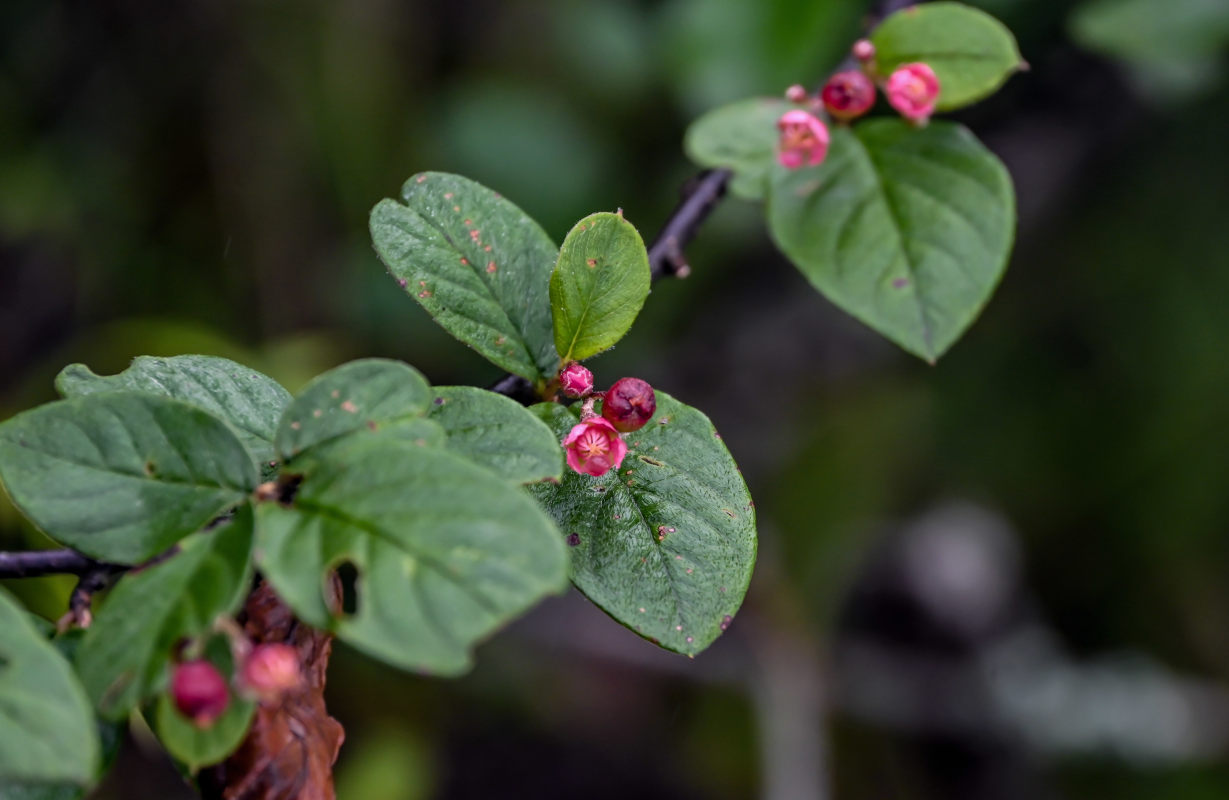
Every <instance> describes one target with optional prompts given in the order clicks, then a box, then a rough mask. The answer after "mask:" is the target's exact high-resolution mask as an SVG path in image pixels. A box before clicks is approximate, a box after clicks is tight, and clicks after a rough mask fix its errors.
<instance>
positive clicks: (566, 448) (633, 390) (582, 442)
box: [560, 364, 657, 478]
mask: <svg viewBox="0 0 1229 800" xmlns="http://www.w3.org/2000/svg"><path fill="white" fill-rule="evenodd" d="M573 368H579V369H580V370H582V371H583V372H584V376H582V377H583V378H584V380H582V381H580V385H581V386H587V388H586V390H585V391H584V392H583V393H577V394H573V393H572V392H570V391H569V390H568V389H567V388H566V387H567V382H566V381H565V380H564V373H566V372H568V371H569V370H572V369H573ZM560 385H561V386H563V387H564V393H565V394H568V395H569V396H572V397H576V396H584V397H586V398H587V399H586V400H585V401H584V405H583V406H582V408H581V412H580V422H578V423H577V424H576V425H573V426H572V429H571V430H570V431H568V435H567V436H565V437H563V442H562V444H563V452H564V454H565V455H566V456H567V461H568V466H569V467H571V468H572V469H573V470H575V471H576V472H579V473H580V474H582V475H592V476H593V477H595V478H600V477H602V476H603V475H605V474H606V473H607V472H609V471H610V470H612V469H618V468H619V467H620V466H622V464H623V459H624V458H625V457H626V456H627V442H625V441H623V437H622V436H620V434H621V433H631V432H632V431H638V430H640V429H641V428H643V427H644V425H645V423H647V422H648V421H649V420H650V419H651V418H652V417H653V414H654V413H655V412H656V411H657V396H656V395H655V394H654V393H653V387H652V386H650V385H649V384H648V383H646V382H645V381H642V380H640V379H639V378H620V379H619V380H617V381H615V382H614V385H612V386H611V387H610V388H609V389H607V390H606V391H605V392H599V393H596V394H595V393H593V392H592V389H593V375H592V374H591V373H590V372H589V370H587V369H584V368H583V367H580V365H579V364H572V365H569V366H568V367H566V368H565V369H564V371H563V373H560ZM599 399H600V400H601V401H602V413H601V414H598V413H597V412H596V411H594V410H593V407H594V405H595V404H596V403H597V401H598V400H599Z"/></svg>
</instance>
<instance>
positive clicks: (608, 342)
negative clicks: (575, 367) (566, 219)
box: [550, 212, 652, 364]
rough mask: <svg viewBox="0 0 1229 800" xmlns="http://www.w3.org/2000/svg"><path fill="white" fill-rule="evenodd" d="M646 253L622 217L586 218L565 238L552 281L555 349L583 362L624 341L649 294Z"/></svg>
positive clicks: (601, 215)
mask: <svg viewBox="0 0 1229 800" xmlns="http://www.w3.org/2000/svg"><path fill="white" fill-rule="evenodd" d="M651 280H652V278H651V277H650V274H649V254H648V253H647V252H646V251H645V249H644V241H643V240H642V239H641V238H640V234H639V233H638V232H637V231H636V229H635V227H633V226H632V224H631V223H630V222H628V221H627V220H625V219H623V215H622V214H611V213H609V212H602V213H599V214H590V215H589V216H587V217H585V218H584V219H582V220H581V221H580V222H578V223H576V227H574V228H572V230H571V231H570V232H569V233H568V235H567V238H565V239H564V240H563V247H562V248H560V250H559V263H558V264H556V265H555V271H554V272H553V273H552V274H551V278H550V302H551V313H552V314H553V315H554V318H555V349H556V350H558V351H559V356H560V359H561V361H562V363H565V364H566V363H568V362H570V361H582V360H584V359H586V358H589V357H590V356H595V355H597V354H598V353H600V352H602V351H603V350H608V349H609V348H611V347H613V346H614V345H615V343H616V342H618V341H619V340H620V339H622V338H623V335H624V334H625V333H627V331H628V329H629V328H631V327H632V323H633V322H635V321H636V315H637V314H639V313H640V309H641V308H642V307H643V306H644V300H645V298H646V297H648V296H649V283H650V282H651Z"/></svg>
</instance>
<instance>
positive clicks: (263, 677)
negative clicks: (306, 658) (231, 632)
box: [239, 644, 303, 700]
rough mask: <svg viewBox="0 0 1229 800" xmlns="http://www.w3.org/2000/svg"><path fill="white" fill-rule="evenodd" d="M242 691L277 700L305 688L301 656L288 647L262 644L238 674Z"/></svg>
mask: <svg viewBox="0 0 1229 800" xmlns="http://www.w3.org/2000/svg"><path fill="white" fill-rule="evenodd" d="M239 679H240V684H241V688H243V689H245V690H247V691H249V692H251V694H253V695H256V696H257V697H260V698H263V699H268V700H272V699H276V698H278V697H280V696H281V695H283V694H285V693H286V692H290V691H294V690H295V689H298V688H300V687H301V686H302V685H303V671H302V669H301V668H300V666H299V654H298V652H297V651H296V650H295V649H294V648H293V647H291V646H290V645H288V644H261V645H257V646H256V647H254V648H253V649H252V652H251V653H249V654H248V657H247V658H246V659H245V660H244V662H243V669H242V670H241V671H240V673H239Z"/></svg>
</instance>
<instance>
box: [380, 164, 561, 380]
mask: <svg viewBox="0 0 1229 800" xmlns="http://www.w3.org/2000/svg"><path fill="white" fill-rule="evenodd" d="M401 199H402V201H403V202H401V203H398V202H396V201H395V200H382V201H380V203H378V204H377V205H376V207H375V208H374V209H372V211H371V238H372V241H374V242H375V248H376V252H377V253H378V254H379V256H380V259H381V260H382V261H383V262H384V264H385V266H387V267H388V270H389V272H390V273H392V275H393V277H394V278H396V279H397V282H398V283H400V284H401V286H402V288H404V289H405V290H406V292H408V293H409V295H410V296H411V297H413V298H414V299H415V300H417V301H418V303H419V305H421V306H422V307H423V308H424V309H426V310H427V313H429V314H430V315H431V316H432V317H433V318H434V319H435V321H436V322H438V323H439V324H440V325H441V326H443V327H444V329H445V330H447V331H448V332H449V333H451V334H452V335H453V336H455V337H456V338H458V339H460V340H461V341H462V342H465V343H466V344H468V345H469V346H471V347H473V348H474V349H475V350H477V351H478V352H479V353H481V354H482V355H483V357H485V358H486V359H488V360H489V361H491V362H492V363H494V364H496V365H498V366H500V367H502V368H503V369H506V370H508V371H509V372H513V373H515V374H517V375H520V376H522V377H524V378H528V379H529V380H531V381H535V382H543V381H544V379H545V378H546V377H553V376H554V374H555V369H556V365H557V358H556V356H555V351H554V344H553V340H552V338H551V320H550V300H549V297H548V286H549V283H550V272H551V269H552V267H553V266H554V263H555V257H556V255H557V253H558V251H557V249H556V248H555V244H554V242H552V241H551V239H550V237H549V236H547V235H546V233H545V232H544V231H543V230H542V228H541V227H539V225H538V224H537V223H536V222H534V221H533V220H532V219H531V218H530V217H529V216H528V215H527V214H525V212H524V211H521V210H520V209H519V208H517V207H516V206H515V205H513V204H512V203H511V202H509V201H508V200H505V199H504V198H503V197H502V196H501V195H499V194H497V193H495V192H493V191H491V190H490V189H488V188H486V187H485V186H482V185H481V184H478V183H474V182H473V181H471V180H468V179H467V178H462V177H461V176H459V175H449V174H447V173H443V172H423V173H419V174H418V175H415V176H413V177H412V178H410V179H409V180H408V181H406V183H405V185H404V186H403V187H402V189H401Z"/></svg>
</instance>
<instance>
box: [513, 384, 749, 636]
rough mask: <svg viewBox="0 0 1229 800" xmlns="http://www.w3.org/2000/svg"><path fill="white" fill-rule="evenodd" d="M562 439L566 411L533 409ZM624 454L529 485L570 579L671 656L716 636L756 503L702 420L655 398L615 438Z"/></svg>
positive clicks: (742, 579) (745, 572) (573, 416)
mask: <svg viewBox="0 0 1229 800" xmlns="http://www.w3.org/2000/svg"><path fill="white" fill-rule="evenodd" d="M531 410H532V411H534V412H535V413H537V414H538V415H539V416H540V417H541V418H542V419H543V420H545V421H546V423H547V424H548V425H550V426H551V428H553V429H554V431H555V433H556V435H558V436H560V437H561V438H562V437H563V436H564V435H565V434H566V433H567V432H568V431H569V430H570V429H571V427H572V426H573V425H575V424H576V422H577V420H578V418H579V415H578V412H577V410H576V409H575V408H571V409H567V408H564V407H563V406H560V405H557V404H554V403H541V404H539V405H536V406H534V407H533V408H532V409H531ZM623 439H624V441H626V442H627V445H628V453H627V457H626V458H624V460H623V466H622V468H621V469H619V470H618V471H615V470H611V471H610V472H608V473H606V474H605V475H603V476H602V477H600V478H593V477H590V476H588V475H581V474H579V473H577V472H575V471H573V470H570V469H569V470H565V472H564V476H563V481H562V482H561V483H560V484H557V485H556V484H550V483H539V484H534V485H533V486H532V487H530V491H531V492H532V494H533V495H534V496H535V497H537V498H538V500H539V501H540V502H541V503H542V505H543V506H544V507H545V508H546V509H547V511H548V512H549V513H550V514H551V516H553V517H554V518H555V522H556V523H558V525H559V528H560V531H561V532H562V533H563V535H564V536H565V537H567V541H568V543H569V544H570V545H572V546H571V548H570V550H571V554H572V582H573V583H575V584H576V588H578V589H580V590H581V591H582V592H584V593H585V595H586V596H587V597H588V598H589V599H590V600H592V601H593V602H594V603H597V605H599V606H601V608H602V609H603V610H604V611H605V612H606V613H607V614H609V615H610V616H612V617H614V618H615V619H616V620H618V621H619V622H621V623H623V624H624V625H626V626H627V627H628V628H631V629H632V630H633V631H635V632H636V633H638V634H640V635H641V636H643V637H645V638H646V639H649V640H650V641H652V642H654V643H656V644H659V645H661V646H662V647H664V648H666V649H668V650H673V651H675V652H677V653H684V654H687V655H694V654H695V653H699V652H700V651H701V650H703V649H704V648H706V647H708V645H709V644H710V643H711V642H712V641H713V640H714V639H716V638H717V637H718V636H720V635H721V632H722V631H723V630H725V629H726V628H727V627H728V626H729V624H730V621H731V619H732V618H733V616H734V614H736V613H737V612H738V608H739V606H740V605H742V600H743V595H744V594H745V593H746V591H747V585H748V583H749V582H750V581H751V570H752V567H754V565H755V550H756V537H755V507H754V504H752V502H751V496H750V495H749V494H748V492H747V485H746V484H745V483H744V482H743V479H742V475H740V474H739V472H738V467H737V466H736V465H735V464H734V459H733V458H731V457H730V454H729V452H728V451H727V450H726V449H725V445H723V444H722V443H721V437H720V436H718V435H717V431H716V430H714V429H713V424H712V423H711V422H709V420H708V417H706V416H704V415H703V414H702V413H700V412H699V411H697V410H695V409H694V408H691V407H690V406H686V405H684V404H682V403H680V402H678V401H677V400H675V399H674V398H672V397H670V396H669V395H667V394H665V393H664V392H657V413H656V415H655V416H654V417H653V419H651V420H650V421H649V423H648V424H647V425H645V426H644V427H643V428H642V429H640V430H639V431H636V432H634V433H628V434H624V436H623Z"/></svg>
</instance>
